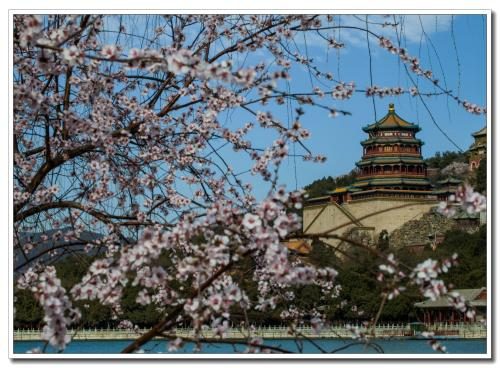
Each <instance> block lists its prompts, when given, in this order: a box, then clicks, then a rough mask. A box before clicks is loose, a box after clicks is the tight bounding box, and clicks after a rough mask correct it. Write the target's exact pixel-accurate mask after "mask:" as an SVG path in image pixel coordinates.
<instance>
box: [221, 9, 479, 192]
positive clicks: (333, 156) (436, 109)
mask: <svg viewBox="0 0 500 368" xmlns="http://www.w3.org/2000/svg"><path fill="white" fill-rule="evenodd" d="M357 17H358V18H360V19H361V20H358V19H357V18H353V17H352V16H343V17H342V18H343V19H341V22H342V24H351V25H358V26H364V25H365V24H364V15H358V16H357ZM396 17H397V18H396V21H397V22H399V23H400V24H401V23H402V22H404V24H405V27H404V30H405V32H404V35H402V43H403V45H404V46H405V47H406V48H407V49H408V51H409V53H410V54H411V55H414V56H417V57H419V58H420V60H421V65H422V67H423V68H424V69H428V68H430V69H432V70H433V72H434V75H435V77H437V78H438V79H439V80H440V82H441V84H442V85H443V86H444V85H445V81H446V86H447V88H448V89H452V90H453V91H454V92H455V93H456V92H457V91H458V90H460V94H459V96H460V97H461V98H462V99H465V100H468V101H470V102H473V103H477V104H479V105H480V106H485V104H486V96H487V92H486V18H485V16H482V15H456V16H454V17H453V18H452V17H451V16H448V15H438V16H433V15H425V16H421V17H419V16H409V15H407V16H404V18H399V16H396ZM419 18H420V19H419ZM381 19H386V18H382V17H381V16H369V17H368V21H369V22H372V21H373V22H376V21H379V20H381ZM387 20H390V21H392V17H391V18H389V19H387ZM452 21H453V32H452ZM422 29H423V31H422ZM370 30H373V31H375V32H377V33H379V34H380V33H384V34H385V35H387V36H388V37H389V38H391V39H392V40H393V41H395V40H396V35H395V31H394V30H393V29H392V28H391V29H389V28H382V27H380V26H376V25H370ZM424 32H425V34H424ZM335 36H336V37H337V38H339V36H340V41H342V42H345V44H346V47H345V49H341V50H340V52H339V54H338V55H337V51H335V50H333V49H329V50H328V49H326V48H325V46H324V43H323V42H318V39H316V38H315V37H311V38H308V39H306V41H305V42H304V41H303V40H299V38H298V37H297V43H298V42H300V41H301V42H302V45H299V47H304V45H305V44H307V50H308V54H309V56H310V57H312V58H314V59H315V62H317V63H318V64H319V65H320V66H321V67H322V69H323V70H325V69H328V70H331V71H332V72H333V73H334V76H335V78H336V79H341V80H343V81H345V82H349V81H355V82H356V86H357V88H361V89H364V88H366V87H368V86H369V85H370V74H369V55H368V49H367V43H366V42H367V41H366V33H364V32H360V31H351V30H349V31H346V30H342V31H340V35H339V33H338V32H336V33H335ZM452 36H454V39H455V41H454V40H453V37H452ZM454 42H455V44H454ZM370 43H371V44H370V46H371V53H372V71H373V82H374V85H378V86H380V87H395V86H402V87H405V88H408V87H411V86H412V84H411V82H410V81H409V79H408V77H407V75H406V72H405V70H404V67H403V64H401V63H400V62H399V58H398V57H396V56H395V55H392V54H390V53H388V52H387V51H386V50H384V49H382V48H380V47H379V46H378V44H377V41H376V40H375V39H374V38H371V39H370ZM455 47H456V51H455ZM457 55H458V62H457ZM458 63H459V64H460V67H458ZM291 77H292V80H291V81H290V86H291V89H292V90H293V91H300V90H302V91H303V90H307V89H310V88H311V82H310V79H309V75H308V73H307V72H306V71H305V69H304V68H303V67H298V68H295V69H292V73H291ZM412 77H413V78H415V75H412ZM419 83H420V84H419V88H420V90H421V91H425V92H436V91H437V90H435V88H434V86H433V85H432V83H430V82H427V81H423V80H422V79H421V80H420V82H419ZM312 85H313V86H315V85H317V84H316V83H314V82H313V84H312ZM424 98H425V102H426V103H427V105H428V107H429V109H430V110H431V112H432V115H433V117H434V119H435V121H436V123H437V124H438V125H439V126H440V128H441V129H442V130H443V131H444V132H445V133H446V134H447V135H448V136H449V137H450V138H451V139H452V140H453V141H454V142H455V143H456V144H457V145H458V146H459V147H460V148H461V149H462V150H467V148H468V147H469V146H470V144H471V143H472V137H471V133H473V132H475V131H477V130H479V129H481V128H482V127H483V126H484V125H485V124H486V116H485V115H479V116H478V115H472V114H470V113H468V112H466V111H465V110H464V109H463V108H462V107H461V106H458V105H457V103H456V102H455V101H454V100H452V99H451V98H446V97H444V96H438V97H430V98H426V97H424ZM324 102H325V104H331V105H332V106H333V107H336V108H339V109H345V110H347V111H350V112H351V113H352V115H351V116H339V117H337V118H335V119H331V118H329V117H328V116H327V113H326V112H325V111H323V110H318V109H312V108H307V109H305V110H306V114H305V115H304V117H303V118H302V120H301V121H302V124H303V126H304V127H307V128H308V129H309V130H310V131H311V138H310V139H309V140H308V141H306V142H307V145H308V146H309V147H311V148H313V149H314V151H315V153H322V154H324V155H326V156H327V158H328V159H327V162H326V163H323V164H317V163H310V162H303V161H302V160H301V159H296V160H294V159H292V158H290V159H288V160H287V161H286V162H284V163H283V164H282V168H281V171H280V174H281V180H280V181H281V183H283V184H286V185H287V187H288V188H289V189H293V188H295V186H297V187H299V188H301V187H303V186H305V185H307V184H309V183H311V182H312V181H314V180H316V179H319V178H322V177H324V176H329V175H332V176H338V175H342V174H345V173H347V172H349V171H350V170H351V169H353V168H354V166H355V162H356V161H358V160H359V159H360V157H361V146H360V141H362V140H363V139H365V136H366V134H365V133H364V132H363V131H362V129H361V128H362V127H363V126H365V125H367V124H369V123H372V122H374V121H375V113H374V110H373V104H372V100H371V98H368V97H366V96H365V95H364V94H363V93H357V94H355V95H354V97H353V98H351V99H350V100H346V101H340V102H339V101H335V100H333V99H332V98H328V97H325V99H324ZM389 103H394V104H395V105H396V111H397V113H398V114H399V115H400V116H401V117H403V118H405V119H406V120H409V121H411V122H414V123H417V124H419V125H420V126H421V128H422V130H421V132H420V133H419V134H418V137H419V138H420V139H422V140H423V141H424V142H425V145H424V147H423V156H424V157H429V156H432V155H434V154H435V153H436V152H437V151H441V152H443V151H448V150H450V151H456V150H457V149H456V147H455V146H454V145H453V144H452V143H450V142H449V141H448V140H447V139H446V138H445V136H444V135H443V134H442V133H441V132H440V131H439V129H438V128H437V127H436V126H435V125H434V123H433V121H432V119H431V117H430V116H429V114H428V112H427V111H426V109H425V107H424V106H423V105H422V103H421V102H420V101H419V100H418V98H415V97H410V96H409V95H403V96H399V97H384V98H379V97H375V106H376V112H377V118H378V119H380V118H381V117H382V116H383V115H385V113H386V112H387V108H388V104H389ZM265 109H268V110H270V111H272V112H273V113H275V114H276V115H277V116H280V117H281V119H282V121H287V119H288V118H287V116H286V113H284V111H283V107H281V108H280V109H275V108H273V107H270V106H268V107H262V110H265ZM239 118H240V115H234V114H233V115H232V119H230V120H235V119H239ZM246 118H248V119H250V116H247V117H246ZM252 138H253V139H254V140H256V141H257V142H259V141H262V142H264V141H268V140H269V139H270V137H267V136H266V135H265V134H262V133H260V134H259V133H256V134H255V135H254V136H252ZM290 152H292V148H291V149H290ZM297 152H302V151H301V150H300V149H299V147H297ZM243 162H244V161H241V162H237V163H235V165H236V166H241V168H243V167H244V165H245V164H244V163H243ZM235 171H237V170H235ZM295 172H297V175H295ZM245 179H247V180H249V181H251V182H252V181H255V179H253V178H251V177H250V175H246V176H245ZM267 189H268V187H267V186H265V185H264V186H257V188H256V192H257V195H258V196H264V195H265V194H266V193H267Z"/></svg>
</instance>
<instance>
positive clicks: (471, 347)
mask: <svg viewBox="0 0 500 368" xmlns="http://www.w3.org/2000/svg"><path fill="white" fill-rule="evenodd" d="M313 341H314V343H315V344H317V345H318V346H319V347H320V348H321V349H324V350H325V351H327V352H331V351H332V350H334V349H342V350H340V351H338V353H342V354H379V353H380V351H383V352H384V353H386V354H432V353H436V354H441V353H439V352H435V351H434V350H432V348H431V347H430V346H429V344H428V342H427V341H424V340H383V339H376V340H373V342H374V343H375V344H376V346H374V347H369V346H365V345H362V344H357V345H352V346H350V345H349V344H352V343H353V340H349V339H321V340H320V339H318V340H313ZM130 342H131V340H108V341H102V340H99V341H97V340H91V341H81V340H80V341H73V342H71V343H70V344H69V345H68V346H67V347H66V350H65V351H64V354H117V353H119V352H120V351H121V350H122V349H123V348H125V347H126V346H127V345H128V344H129V343H130ZM440 343H441V344H442V345H444V346H446V348H447V351H448V353H450V354H486V339H456V340H440ZM263 344H265V345H272V346H276V347H280V348H282V349H285V350H288V351H292V352H295V353H299V352H300V347H299V346H298V345H297V343H296V342H295V341H294V340H277V339H267V340H264V342H263ZM43 346H44V344H43V342H41V341H16V342H14V353H16V354H22V353H25V352H26V351H27V350H30V349H33V348H36V347H40V348H42V347H43ZM193 348H194V344H193V343H186V344H185V345H184V346H183V347H182V348H181V349H179V350H178V351H177V352H176V353H177V354H192V353H193ZM320 348H318V347H316V346H315V345H314V344H313V343H311V342H308V341H303V342H302V352H303V353H307V354H320V353H321V350H320ZM380 349H381V350H380ZM143 350H144V352H145V353H150V354H154V353H168V351H167V343H166V342H165V341H150V342H149V343H147V344H146V345H144V346H143ZM244 350H245V346H244V345H239V344H234V345H231V344H221V343H210V344H209V343H204V344H202V349H201V352H202V353H205V354H235V353H236V354H237V353H242V352H244ZM47 353H55V351H54V350H53V349H50V348H48V349H47ZM170 354H172V353H170Z"/></svg>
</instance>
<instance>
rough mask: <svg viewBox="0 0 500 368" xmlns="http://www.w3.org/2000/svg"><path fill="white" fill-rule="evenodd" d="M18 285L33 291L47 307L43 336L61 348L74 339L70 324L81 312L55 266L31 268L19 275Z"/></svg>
mask: <svg viewBox="0 0 500 368" xmlns="http://www.w3.org/2000/svg"><path fill="white" fill-rule="evenodd" d="M17 287H18V288H20V289H29V290H30V291H31V292H33V295H34V296H35V298H36V299H37V301H38V302H39V303H40V305H41V306H42V308H43V310H44V313H45V316H44V318H43V320H44V322H45V325H44V326H43V329H42V336H41V339H42V340H45V341H48V342H49V344H50V345H52V346H53V347H55V348H57V349H58V350H64V348H65V347H66V345H67V344H68V343H69V342H70V341H71V336H70V335H69V334H68V326H69V325H71V324H73V323H75V322H77V321H78V320H79V319H80V317H81V314H80V311H79V310H78V309H76V308H74V307H73V306H72V304H71V301H70V299H69V297H68V296H67V295H66V290H65V289H64V288H63V287H62V286H61V280H59V279H58V278H57V276H56V270H55V268H54V267H53V266H47V267H45V269H43V270H42V271H40V272H36V271H35V270H33V269H31V268H30V269H29V270H28V271H26V272H25V273H24V274H23V275H22V276H21V277H20V278H19V279H18V281H17Z"/></svg>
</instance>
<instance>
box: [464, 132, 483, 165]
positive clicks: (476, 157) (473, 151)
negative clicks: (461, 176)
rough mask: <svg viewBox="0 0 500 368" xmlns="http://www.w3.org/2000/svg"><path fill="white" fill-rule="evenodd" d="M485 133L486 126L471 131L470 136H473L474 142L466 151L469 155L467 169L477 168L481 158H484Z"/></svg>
mask: <svg viewBox="0 0 500 368" xmlns="http://www.w3.org/2000/svg"><path fill="white" fill-rule="evenodd" d="M486 133H487V132H486V127H484V128H483V129H481V130H479V131H477V132H475V133H472V136H473V137H474V143H472V145H471V146H470V148H469V151H468V152H467V154H468V156H469V169H470V170H471V171H472V170H474V169H477V168H478V167H479V163H480V162H481V160H482V159H483V158H486V144H487V138H486Z"/></svg>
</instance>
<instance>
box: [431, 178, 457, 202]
mask: <svg viewBox="0 0 500 368" xmlns="http://www.w3.org/2000/svg"><path fill="white" fill-rule="evenodd" d="M460 184H462V180H459V179H455V178H452V177H448V178H446V179H443V180H439V181H438V182H437V185H438V186H439V188H438V189H436V190H434V193H435V194H436V195H437V197H438V199H439V200H441V201H446V200H447V199H448V198H449V197H450V195H452V194H455V192H456V191H457V189H458V187H459V185H460Z"/></svg>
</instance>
